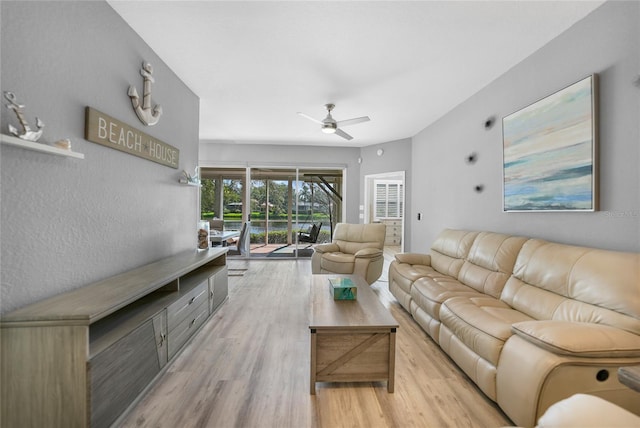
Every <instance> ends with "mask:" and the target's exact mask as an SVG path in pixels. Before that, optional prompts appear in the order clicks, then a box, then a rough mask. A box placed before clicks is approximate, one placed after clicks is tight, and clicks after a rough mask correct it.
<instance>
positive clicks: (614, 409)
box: [536, 394, 640, 428]
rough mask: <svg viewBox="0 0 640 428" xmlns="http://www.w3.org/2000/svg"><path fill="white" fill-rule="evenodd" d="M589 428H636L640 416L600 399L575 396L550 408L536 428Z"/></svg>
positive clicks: (590, 396) (588, 396) (639, 423)
mask: <svg viewBox="0 0 640 428" xmlns="http://www.w3.org/2000/svg"><path fill="white" fill-rule="evenodd" d="M588 426H591V427H594V426H601V427H605V426H606V427H611V428H613V427H635V426H640V416H637V415H634V414H633V413H631V412H629V411H628V410H625V409H623V408H622V407H618V406H616V405H615V404H613V403H610V402H609V401H606V400H604V399H602V398H600V397H596V396H594V395H589V394H575V395H572V396H571V397H569V398H565V399H564V400H561V401H558V402H556V403H554V404H553V405H552V406H551V407H549V408H548V409H547V410H546V411H545V412H544V414H543V415H542V416H541V417H540V419H538V425H536V428H545V427H564V428H582V427H588Z"/></svg>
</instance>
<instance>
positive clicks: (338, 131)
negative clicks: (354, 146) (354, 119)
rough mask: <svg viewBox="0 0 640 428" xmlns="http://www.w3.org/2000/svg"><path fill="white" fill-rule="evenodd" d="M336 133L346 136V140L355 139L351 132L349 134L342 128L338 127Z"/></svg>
mask: <svg viewBox="0 0 640 428" xmlns="http://www.w3.org/2000/svg"><path fill="white" fill-rule="evenodd" d="M336 135H339V136H341V137H342V138H344V139H345V140H353V137H352V136H351V135H349V134H347V133H346V132H344V131H343V130H342V129H339V128H338V129H336Z"/></svg>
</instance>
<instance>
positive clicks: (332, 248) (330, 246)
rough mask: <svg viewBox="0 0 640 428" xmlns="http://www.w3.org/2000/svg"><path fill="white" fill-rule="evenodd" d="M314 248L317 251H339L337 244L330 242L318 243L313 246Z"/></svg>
mask: <svg viewBox="0 0 640 428" xmlns="http://www.w3.org/2000/svg"><path fill="white" fill-rule="evenodd" d="M314 250H315V251H317V252H318V253H336V252H338V251H340V247H339V246H338V244H334V243H333V242H330V243H328V244H319V245H316V246H315V247H314Z"/></svg>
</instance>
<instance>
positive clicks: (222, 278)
mask: <svg viewBox="0 0 640 428" xmlns="http://www.w3.org/2000/svg"><path fill="white" fill-rule="evenodd" d="M228 294H229V276H228V274H227V267H226V266H222V268H221V269H220V270H219V271H218V272H216V273H215V274H213V275H211V276H210V277H209V313H213V311H215V310H216V309H218V307H219V306H220V305H221V304H222V303H223V302H224V301H225V299H226V298H227V295H228Z"/></svg>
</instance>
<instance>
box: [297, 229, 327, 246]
mask: <svg viewBox="0 0 640 428" xmlns="http://www.w3.org/2000/svg"><path fill="white" fill-rule="evenodd" d="M320 229H322V223H320V224H319V225H317V226H316V224H315V223H314V224H312V225H311V226H310V227H309V230H307V231H306V232H298V243H300V242H307V243H308V244H309V245H307V248H308V247H310V246H311V244H315V243H316V242H317V241H318V236H319V235H320Z"/></svg>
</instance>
